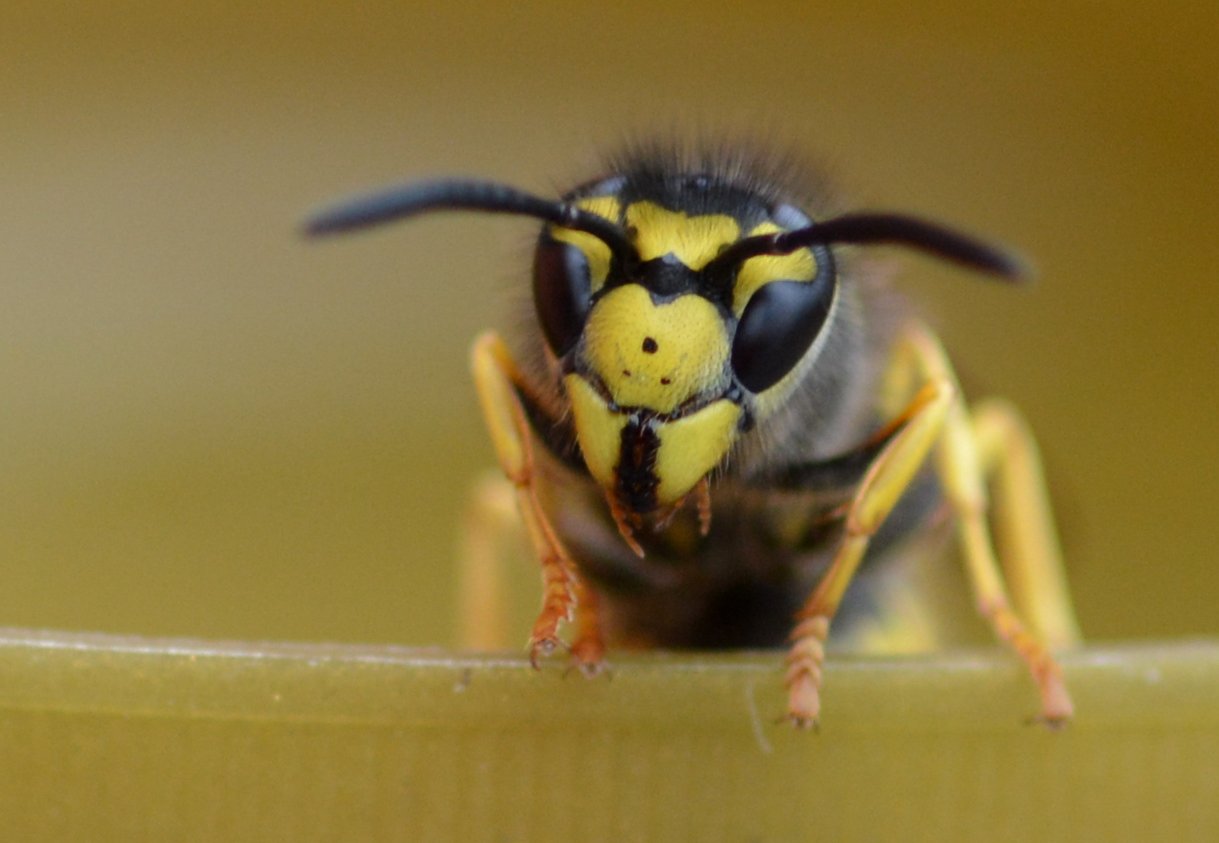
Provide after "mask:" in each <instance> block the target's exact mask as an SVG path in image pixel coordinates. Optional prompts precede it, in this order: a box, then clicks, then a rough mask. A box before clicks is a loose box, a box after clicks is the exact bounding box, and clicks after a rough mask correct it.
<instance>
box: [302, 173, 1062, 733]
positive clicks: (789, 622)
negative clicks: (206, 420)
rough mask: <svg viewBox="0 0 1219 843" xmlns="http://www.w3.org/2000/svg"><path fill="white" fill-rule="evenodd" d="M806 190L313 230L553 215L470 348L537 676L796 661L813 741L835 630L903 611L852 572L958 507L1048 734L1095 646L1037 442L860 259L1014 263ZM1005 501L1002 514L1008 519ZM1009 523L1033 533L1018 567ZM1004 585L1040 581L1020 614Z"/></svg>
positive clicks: (393, 212)
mask: <svg viewBox="0 0 1219 843" xmlns="http://www.w3.org/2000/svg"><path fill="white" fill-rule="evenodd" d="M793 172H794V170H793V168H791V167H790V166H788V165H787V164H786V163H777V162H776V161H775V160H772V159H767V158H765V157H764V156H752V155H749V154H744V153H740V152H729V153H724V152H710V151H707V152H701V153H695V154H683V153H680V152H676V151H657V150H647V151H638V150H636V151H632V152H630V153H628V154H627V155H625V156H623V157H622V158H620V159H617V160H614V161H612V162H611V163H610V165H609V167H608V168H607V171H606V174H605V175H603V176H601V177H599V178H597V179H595V180H592V181H589V182H587V183H585V184H582V185H581V186H579V187H577V188H575V189H574V190H572V191H570V192H569V193H567V194H566V195H564V196H563V197H562V198H561V199H558V200H551V199H544V198H539V197H537V196H534V195H530V194H528V193H524V192H522V191H519V190H516V189H513V188H510V187H506V186H504V185H501V184H497V183H492V182H486V181H476V180H464V179H446V180H440V181H426V182H420V183H416V184H408V185H406V186H403V187H399V188H393V189H389V190H385V191H381V192H378V193H375V194H372V195H369V196H364V197H360V198H356V199H354V200H352V201H350V202H346V203H343V204H340V205H338V206H337V207H334V208H332V209H330V210H326V211H323V212H322V213H320V214H318V215H317V216H315V217H314V218H313V219H312V220H311V222H310V223H309V231H310V232H311V233H313V234H328V233H332V232H340V231H346V230H350V229H356V228H363V227H367V226H371V225H376V224H380V223H383V222H387V221H390V220H395V219H401V218H405V217H411V216H415V215H418V214H422V213H428V212H432V211H439V210H469V211H485V212H491V213H502V214H512V215H517V216H526V217H532V218H535V219H537V220H540V221H542V223H543V225H542V230H541V232H540V234H539V235H538V240H537V246H536V250H535V251H534V257H533V308H532V309H531V312H530V313H529V314H528V316H527V319H526V321H525V324H526V325H527V326H528V330H526V331H524V332H522V333H521V335H520V336H518V337H516V338H515V345H514V346H512V347H510V346H509V345H508V344H507V343H506V342H505V341H504V340H503V339H501V338H500V336H499V335H497V334H495V333H486V334H483V335H482V336H480V337H479V338H478V339H477V340H476V341H475V343H474V346H473V351H472V365H473V373H474V380H475V384H476V387H477V391H478V395H479V399H480V403H481V407H482V412H483V415H484V417H485V420H486V423H487V426H488V428H489V431H490V436H491V440H492V442H493V444H494V447H495V451H496V454H497V456H498V459H499V462H500V465H501V467H502V469H503V472H504V475H505V476H506V478H507V480H508V481H509V482H510V484H511V486H512V487H513V490H514V495H515V498H516V502H517V504H518V509H519V513H520V516H521V518H522V519H523V522H524V527H525V530H526V532H527V535H528V537H529V541H530V543H531V545H532V547H533V550H534V552H535V554H536V556H537V558H538V559H539V560H540V562H541V573H542V580H543V592H544V593H543V601H542V608H541V611H540V613H539V615H538V617H537V620H536V622H535V623H534V626H533V629H532V634H531V635H530V639H529V653H530V658H531V661H532V662H533V663H534V665H535V666H536V665H537V662H538V659H539V658H540V657H542V656H545V655H548V654H550V653H551V652H552V651H554V650H555V649H556V647H559V646H569V649H570V652H571V655H572V658H573V659H575V661H576V662H577V664H578V665H579V666H580V667H581V668H583V669H584V670H585V671H586V672H589V673H595V672H596V671H597V670H598V669H599V668H600V666H601V665H602V663H603V660H604V654H605V648H606V645H607V643H609V644H619V645H621V646H655V647H670V648H739V647H758V646H779V645H783V644H785V643H786V645H787V647H788V650H787V661H786V667H787V670H786V675H785V683H786V688H787V692H788V704H787V705H788V708H787V716H788V718H789V719H790V720H791V721H792V722H793V723H795V724H797V725H799V726H809V725H814V724H816V722H817V719H818V717H819V713H820V708H821V700H820V691H821V684H822V683H821V676H822V665H823V662H824V659H825V644H826V641H827V637H828V635H829V631H830V626H831V622H833V621H835V618H838V623H837V625H836V627H835V628H836V629H839V628H840V627H841V628H842V632H844V633H845V634H846V635H848V636H850V635H851V634H853V630H855V629H857V628H860V627H866V626H867V625H868V623H869V618H872V619H875V618H876V617H877V616H883V614H884V613H885V612H886V611H887V609H886V598H885V596H884V594H883V593H869V594H865V595H864V597H865V599H854V600H853V599H852V592H848V586H849V585H850V584H851V582H852V579H853V578H854V577H855V575H856V573H857V572H859V571H860V570H861V567H862V569H863V570H864V571H867V570H868V569H869V568H871V567H873V566H874V564H875V563H874V561H873V560H875V559H876V558H877V557H878V556H879V555H880V550H881V549H882V546H883V547H893V546H895V543H896V542H897V541H899V540H901V539H902V538H903V536H908V535H916V534H918V533H919V532H921V531H924V530H925V529H926V528H927V525H928V524H929V523H931V522H932V521H934V520H936V514H937V513H941V514H942V513H943V512H944V511H947V512H948V513H949V514H950V515H951V518H952V520H953V522H954V523H955V527H954V529H955V532H956V534H957V536H958V538H959V544H960V547H961V555H962V557H963V560H964V564H965V568H966V571H967V572H968V578H969V582H970V585H971V587H972V592H973V595H974V598H975V601H976V604H977V607H978V609H979V610H980V612H981V614H982V615H983V617H984V618H985V619H986V620H987V621H988V622H989V624H990V626H991V628H992V629H993V631H994V633H995V634H996V635H997V636H998V637H999V639H1001V640H1002V641H1003V642H1004V643H1005V644H1006V645H1007V646H1008V647H1010V648H1011V649H1012V650H1014V651H1015V652H1016V653H1017V654H1018V655H1019V656H1020V657H1021V658H1022V659H1023V660H1024V662H1025V663H1026V664H1027V666H1028V669H1029V671H1030V672H1031V674H1032V677H1033V679H1034V681H1035V682H1036V684H1037V687H1038V689H1039V691H1040V695H1041V712H1040V719H1042V720H1043V721H1045V722H1047V723H1050V724H1057V723H1061V722H1064V721H1065V720H1067V719H1068V718H1070V716H1071V714H1072V704H1071V700H1070V697H1069V695H1068V693H1067V691H1066V688H1065V686H1064V684H1063V680H1062V674H1061V670H1060V668H1059V667H1058V665H1057V663H1056V662H1055V661H1054V658H1053V657H1052V656H1051V653H1050V649H1051V648H1054V647H1059V646H1064V645H1069V644H1071V643H1073V642H1075V641H1077V640H1078V630H1077V627H1076V624H1075V620H1074V615H1073V610H1072V607H1071V604H1070V600H1069V596H1068V592H1067V587H1066V582H1065V578H1064V576H1063V573H1062V569H1061V563H1060V559H1059V554H1058V550H1057V544H1056V538H1055V534H1054V529H1053V523H1052V518H1051V516H1050V513H1049V509H1048V506H1047V504H1046V501H1045V494H1044V490H1043V488H1042V487H1041V481H1040V468H1039V465H1038V458H1037V455H1036V449H1035V446H1034V445H1033V442H1032V439H1031V437H1030V436H1029V434H1028V432H1027V430H1026V428H1025V426H1024V425H1023V423H1022V422H1021V420H1020V418H1019V416H1018V415H1017V414H1016V413H1015V411H1014V410H1013V409H1012V408H1011V407H1010V406H1009V405H1006V404H1004V403H1001V402H995V401H991V402H985V403H979V404H975V405H974V406H972V407H970V406H967V405H966V403H965V401H964V400H963V399H962V396H961V391H960V387H959V385H958V383H957V379H956V376H955V375H954V373H953V369H952V366H951V365H950V363H949V361H948V358H947V356H946V355H945V353H944V350H943V348H942V347H941V345H940V342H939V341H938V340H937V338H936V337H935V335H934V334H933V333H932V332H931V331H930V330H929V329H928V328H927V327H926V325H924V324H923V323H922V322H920V321H919V320H918V319H917V318H915V317H914V316H913V315H912V314H911V313H910V312H909V309H908V308H906V307H905V306H904V305H903V304H902V303H901V300H900V299H898V298H897V297H895V296H894V295H893V294H891V293H889V292H887V290H886V285H885V284H884V283H883V281H882V280H880V279H878V278H877V277H876V276H877V273H876V272H875V271H871V270H869V268H868V266H867V264H866V262H865V261H863V260H861V259H860V257H859V256H858V255H857V254H855V253H854V252H855V250H854V249H853V248H852V247H857V246H866V245H871V244H892V245H898V246H904V247H908V248H912V249H915V250H918V251H922V252H924V253H928V254H930V255H933V256H935V257H938V258H943V259H947V260H949V261H953V262H955V263H957V264H960V265H963V266H965V267H967V268H970V269H973V270H976V271H979V272H981V273H984V274H987V275H989V276H992V277H996V278H999V279H1015V278H1017V277H1018V276H1019V275H1020V266H1019V264H1018V262H1017V261H1016V260H1014V259H1013V258H1012V257H1011V256H1009V255H1008V254H1007V253H1005V252H1004V251H1002V250H1000V249H997V248H995V247H993V246H990V245H987V244H985V243H982V242H980V241H978V240H975V239H973V238H971V237H968V236H965V235H963V234H960V233H958V232H956V231H954V230H952V229H949V228H945V227H942V226H940V225H936V224H933V223H929V222H926V221H924V220H921V219H918V218H914V217H910V216H906V215H901V214H893V213H848V214H842V215H837V216H828V217H825V216H822V215H821V213H820V212H821V208H820V206H821V205H823V204H824V201H822V200H819V199H818V197H816V196H812V195H809V194H808V193H807V192H805V191H804V190H802V189H801V188H800V186H799V185H800V181H799V178H798V177H793V175H792V173H793ZM992 484H998V485H1000V486H1002V487H1003V488H1004V492H1005V494H1004V495H1003V497H1002V500H1003V502H1004V505H1003V506H1002V507H996V508H995V511H993V512H988V502H987V501H988V487H989V486H990V485H992ZM939 520H941V521H942V520H943V519H942V518H940V519H939ZM992 527H998V528H1000V529H1003V528H1006V529H1007V532H1008V533H1010V534H1011V535H1012V536H1014V537H1015V538H1014V540H1013V541H1012V542H1011V543H1010V546H1008V547H1006V548H1005V554H1004V557H1005V558H1004V560H1003V566H1002V569H1001V566H1000V563H999V560H998V558H997V555H996V552H995V550H994V549H993V542H992V537H991V529H992ZM1008 551H1010V552H1008ZM1001 570H1005V571H1006V573H1007V575H1008V576H1009V577H1011V578H1013V579H1018V580H1019V581H1020V582H1021V584H1022V585H1023V588H1022V589H1021V590H1020V592H1019V596H1020V598H1021V599H1020V601H1019V602H1018V603H1017V605H1015V606H1013V604H1012V602H1011V601H1010V600H1009V598H1008V592H1007V588H1006V587H1005V584H1004V577H1003V574H1002V573H1001ZM844 601H845V602H844ZM840 608H843V609H844V611H843V612H842V613H841V614H840V613H839V609H840ZM566 623H570V624H571V633H570V636H569V637H570V641H569V643H568V645H564V641H563V639H562V638H561V637H560V628H561V627H562V626H563V625H564V624H566ZM837 635H838V633H836V637H837Z"/></svg>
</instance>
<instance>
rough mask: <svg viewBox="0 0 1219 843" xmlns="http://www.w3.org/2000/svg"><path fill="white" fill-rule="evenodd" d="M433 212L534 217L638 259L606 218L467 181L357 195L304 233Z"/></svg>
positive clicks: (420, 184)
mask: <svg viewBox="0 0 1219 843" xmlns="http://www.w3.org/2000/svg"><path fill="white" fill-rule="evenodd" d="M431 211H486V212H489V213H498V214H515V215H517V216H525V217H534V218H536V219H540V220H544V221H546V222H550V223H554V224H555V225H560V226H563V227H564V228H571V229H575V230H577V231H583V232H586V233H588V234H591V235H592V236H594V237H596V238H597V239H598V240H601V241H602V242H603V243H605V245H607V246H609V248H610V251H611V252H613V253H614V254H615V255H616V256H618V257H619V258H622V259H625V260H633V259H637V254H636V252H635V247H634V245H633V244H632V243H631V241H630V238H629V237H628V236H627V234H626V232H625V231H624V230H623V229H622V227H621V226H619V225H617V224H616V223H614V222H611V221H610V220H607V219H606V218H605V217H601V216H598V215H597V214H593V213H590V212H588V211H585V210H583V209H581V208H578V207H576V206H575V205H573V204H571V203H568V202H558V201H554V200H550V199H542V198H541V197H538V196H534V195H532V194H530V193H525V192H524V191H521V190H517V189H516V188H513V187H508V186H507V185H503V184H498V183H496V182H489V181H474V180H466V179H444V180H441V181H426V182H415V183H412V184H405V185H401V186H399V187H393V188H389V189H387V190H382V191H378V192H376V193H370V194H366V195H362V196H357V197H355V198H353V199H348V200H346V201H344V202H340V203H338V204H337V205H334V206H332V207H330V208H325V209H323V210H321V211H319V212H318V213H316V214H314V215H313V216H311V217H310V218H309V219H308V220H306V221H305V226H304V231H305V234H306V235H308V236H310V237H318V236H323V235H329V234H341V233H344V232H348V231H356V230H358V229H361V228H370V227H372V226H375V225H381V224H383V223H387V222H392V221H394V220H400V219H408V218H410V217H413V216H416V215H418V214H424V213H428V212H431Z"/></svg>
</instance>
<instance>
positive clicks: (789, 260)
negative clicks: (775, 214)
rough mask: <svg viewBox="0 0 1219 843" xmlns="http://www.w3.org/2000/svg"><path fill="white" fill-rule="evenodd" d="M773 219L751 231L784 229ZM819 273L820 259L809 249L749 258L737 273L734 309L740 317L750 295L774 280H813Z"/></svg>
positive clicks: (770, 232)
mask: <svg viewBox="0 0 1219 843" xmlns="http://www.w3.org/2000/svg"><path fill="white" fill-rule="evenodd" d="M782 230H783V229H781V228H780V227H779V226H777V225H775V224H774V223H772V222H764V223H761V224H759V225H757V226H754V228H753V229H752V230H751V231H750V232H749V236H750V237H752V236H753V235H755V234H773V233H775V232H777V231H782ZM816 275H817V261H816V259H815V258H814V257H813V253H812V251H810V250H809V249H797V250H796V251H794V252H792V253H791V254H790V255H759V256H758V257H756V258H750V259H749V260H747V261H745V263H743V264H742V265H741V268H740V270H739V271H738V272H737V276H736V284H734V285H733V287H732V310H733V312H734V313H736V315H737V316H740V315H741V314H742V313H744V312H745V305H746V304H748V303H749V297H750V296H752V295H753V294H754V293H755V292H757V290H758V288H759V287H761V286H762V285H763V284H767V283H769V282H771V281H778V280H787V281H811V280H812V279H813V278H814V277H815V276H816Z"/></svg>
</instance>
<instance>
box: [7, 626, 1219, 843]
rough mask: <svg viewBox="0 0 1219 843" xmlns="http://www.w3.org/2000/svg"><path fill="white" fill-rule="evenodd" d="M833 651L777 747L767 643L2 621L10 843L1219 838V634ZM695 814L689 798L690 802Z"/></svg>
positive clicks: (774, 673) (773, 659)
mask: <svg viewBox="0 0 1219 843" xmlns="http://www.w3.org/2000/svg"><path fill="white" fill-rule="evenodd" d="M1064 664H1065V666H1066V670H1067V675H1068V677H1069V679H1070V682H1071V685H1072V688H1073V689H1074V691H1075V694H1076V698H1077V703H1078V707H1079V716H1078V720H1077V721H1076V722H1075V723H1074V724H1072V725H1071V726H1070V727H1069V728H1068V729H1066V730H1064V731H1062V732H1057V733H1051V732H1049V731H1047V730H1045V729H1043V728H1041V727H1038V726H1030V725H1026V724H1024V723H1022V718H1023V717H1024V716H1025V715H1027V714H1028V713H1029V712H1030V711H1032V710H1033V708H1034V707H1035V700H1034V698H1033V697H1034V695H1033V693H1032V691H1031V689H1030V687H1029V685H1028V683H1027V679H1026V677H1024V676H1023V675H1022V673H1021V671H1020V669H1019V668H1018V666H1017V665H1015V664H1014V663H1013V662H1012V660H1010V659H1008V658H1005V657H1003V656H1002V654H999V653H997V652H995V651H989V650H979V651H968V652H960V653H952V654H948V655H945V656H941V657H937V658H935V659H902V660H883V659H869V660H842V659H839V660H835V661H833V662H832V664H831V666H830V669H829V671H828V674H827V683H828V688H827V694H828V696H827V704H826V710H825V725H824V728H823V729H822V731H821V733H820V734H812V733H797V732H794V731H792V730H791V729H790V728H788V727H787V726H785V725H778V724H776V723H774V722H773V719H774V715H775V714H776V713H778V712H779V711H781V710H782V702H783V699H782V694H781V693H780V690H779V672H780V671H779V668H778V663H777V656H776V655H775V654H742V655H739V656H732V657H722V658H714V659H686V658H682V659H678V658H675V657H666V656H663V655H656V656H650V657H646V658H638V657H637V658H631V659H629V660H620V661H619V662H618V663H617V664H616V666H615V669H614V672H613V674H612V678H610V679H605V678H602V679H597V680H592V681H589V680H586V679H584V678H582V677H581V676H579V675H569V676H564V675H563V671H562V670H561V669H559V668H557V667H556V668H554V669H546V670H544V671H543V672H541V673H540V674H537V673H534V672H533V671H532V670H530V669H529V668H528V666H527V665H526V663H525V662H524V661H523V660H522V659H519V658H475V657H452V656H446V655H444V654H440V653H429V652H425V651H418V650H409V649H404V648H388V647H381V648H374V647H354V646H337V645H283V644H279V645H265V646H264V645H255V644H233V643H216V642H201V641H171V640H152V639H136V638H116V637H103V636H78V637H72V636H66V635H62V634H59V635H56V634H46V633H29V632H23V631H18V630H8V631H6V632H4V634H3V637H2V638H0V746H2V747H3V752H2V753H0V835H2V836H3V839H5V840H56V841H63V840H90V841H107V840H116V841H118V840H121V841H134V840H158V841H160V840H225V841H234V840H294V841H297V840H300V841H307V840H410V841H432V840H435V841H454V840H461V841H481V840H486V841H546V840H556V841H574V840H579V841H598V840H605V841H636V840H664V841H670V840H672V841H678V840H697V841H720V840H724V841H788V840H791V841H796V840H936V841H943V840H1028V841H1053V840H1064V841H1065V840H1072V841H1090V840H1098V841H1100V840H1105V841H1112V840H1171V841H1192V840H1198V841H1203V840H1214V839H1216V837H1217V836H1219V775H1217V771H1216V761H1215V759H1216V758H1219V706H1217V705H1216V704H1215V700H1216V698H1217V697H1219V642H1216V641H1214V640H1210V641H1204V640H1199V641H1195V642H1192V643H1181V644H1174V645H1151V644H1145V645H1138V646H1120V647H1119V646H1113V647H1093V648H1091V649H1089V650H1087V651H1083V652H1079V653H1076V654H1073V655H1069V656H1067V657H1066V658H1065V659H1064ZM693 806H697V810H691V808H692V807H693Z"/></svg>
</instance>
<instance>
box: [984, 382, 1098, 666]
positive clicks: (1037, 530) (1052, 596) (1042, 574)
mask: <svg viewBox="0 0 1219 843" xmlns="http://www.w3.org/2000/svg"><path fill="white" fill-rule="evenodd" d="M971 415H972V416H973V427H974V440H975V442H976V443H977V448H978V459H979V461H980V463H981V467H982V471H983V473H984V474H985V475H986V477H987V478H988V479H989V480H990V481H991V483H992V488H993V489H994V491H995V503H994V505H993V507H992V510H991V511H992V512H993V515H994V518H993V520H994V527H995V533H996V536H997V538H998V540H999V544H1000V546H1001V547H1002V548H1003V551H1004V553H1003V558H1002V561H1003V573H1004V576H1005V577H1006V578H1007V582H1008V585H1009V586H1010V588H1011V593H1012V602H1013V603H1014V604H1015V606H1016V608H1017V611H1019V613H1020V616H1021V617H1022V618H1024V619H1025V620H1026V621H1027V622H1028V624H1029V626H1030V627H1032V629H1033V632H1034V633H1035V634H1036V635H1037V637H1038V638H1040V639H1041V640H1042V641H1044V642H1045V643H1046V645H1047V646H1048V647H1050V648H1051V649H1059V648H1064V647H1072V646H1075V645H1077V644H1078V643H1079V642H1080V641H1081V640H1082V635H1081V634H1080V631H1079V623H1078V621H1076V619H1075V609H1074V605H1073V604H1072V601H1071V592H1070V589H1069V587H1068V585H1067V578H1066V571H1065V568H1064V566H1063V564H1062V550H1061V548H1060V547H1059V544H1058V532H1057V530H1056V529H1055V527H1054V514H1053V510H1052V508H1051V507H1050V501H1049V496H1048V494H1047V491H1046V490H1047V486H1046V483H1045V478H1044V477H1043V476H1042V471H1041V457H1040V454H1039V453H1038V450H1037V443H1036V442H1035V441H1034V439H1033V435H1032V432H1031V431H1030V430H1029V429H1028V426H1027V425H1026V424H1025V423H1024V419H1023V418H1022V417H1021V415H1020V413H1019V411H1017V410H1016V408H1015V407H1013V406H1012V405H1011V404H1009V403H1008V402H1006V401H1002V400H999V399H989V400H986V401H982V402H979V403H978V404H977V405H975V406H974V408H973V411H972V414H971Z"/></svg>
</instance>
